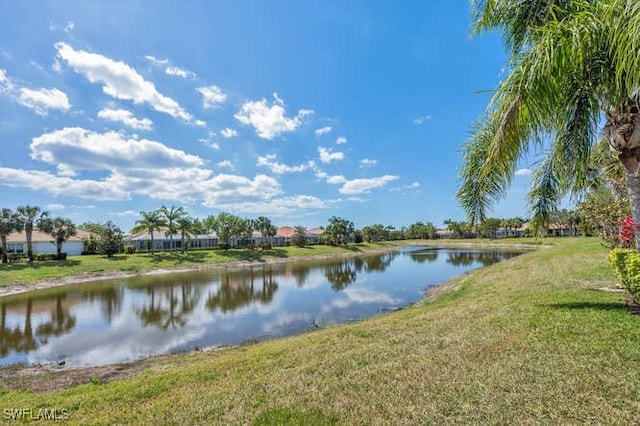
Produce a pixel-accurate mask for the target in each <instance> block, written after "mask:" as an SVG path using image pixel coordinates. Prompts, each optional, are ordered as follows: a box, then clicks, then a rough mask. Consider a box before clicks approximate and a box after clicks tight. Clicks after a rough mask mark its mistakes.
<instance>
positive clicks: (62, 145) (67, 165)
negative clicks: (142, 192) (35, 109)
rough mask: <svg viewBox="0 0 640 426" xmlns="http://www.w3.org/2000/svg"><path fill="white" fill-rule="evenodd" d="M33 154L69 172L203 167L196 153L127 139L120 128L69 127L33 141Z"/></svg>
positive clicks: (147, 141)
mask: <svg viewBox="0 0 640 426" xmlns="http://www.w3.org/2000/svg"><path fill="white" fill-rule="evenodd" d="M30 147H31V158H33V159H34V160H40V161H43V162H45V163H47V164H51V165H55V166H56V167H58V170H59V171H62V172H63V174H65V175H70V171H73V172H74V173H75V172H77V171H80V170H90V171H93V170H109V169H116V170H121V169H124V168H131V169H139V168H143V169H155V168H170V167H199V166H202V165H203V163H204V162H203V161H202V160H201V159H200V158H198V157H196V156H194V155H189V154H187V153H185V152H184V151H179V150H176V149H172V148H168V147H167V146H165V145H163V144H161V143H159V142H155V141H149V140H144V139H143V140H136V139H125V138H124V137H123V135H121V134H120V133H117V132H107V133H94V132H91V131H88V130H85V129H82V128H79V127H66V128H64V129H62V130H57V131H54V132H51V133H45V134H43V135H41V136H39V137H37V138H34V139H33V141H32V142H31V145H30Z"/></svg>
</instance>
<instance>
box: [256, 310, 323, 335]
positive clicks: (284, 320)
mask: <svg viewBox="0 0 640 426" xmlns="http://www.w3.org/2000/svg"><path fill="white" fill-rule="evenodd" d="M312 317H313V315H311V314H310V313H308V312H280V313H278V314H277V315H276V316H275V317H274V318H270V319H269V320H268V321H264V322H263V323H262V331H263V332H264V333H265V334H267V335H282V332H283V329H285V328H287V327H288V326H290V325H293V324H309V326H311V325H312V321H311V318H312Z"/></svg>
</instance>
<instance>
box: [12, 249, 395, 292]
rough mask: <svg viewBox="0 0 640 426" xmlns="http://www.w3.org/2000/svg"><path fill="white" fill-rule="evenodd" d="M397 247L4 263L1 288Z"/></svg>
mask: <svg viewBox="0 0 640 426" xmlns="http://www.w3.org/2000/svg"><path fill="white" fill-rule="evenodd" d="M393 247H397V244H396V243H377V244H366V243H363V244H350V245H347V246H344V247H332V246H324V245H316V246H307V247H295V246H294V247H276V248H272V249H270V250H249V249H231V250H192V251H188V252H186V253H184V254H183V253H179V252H174V253H168V252H157V253H155V254H153V255H151V254H148V253H140V254H131V255H125V254H119V255H116V256H114V257H112V258H107V257H104V256H97V255H94V256H70V257H69V258H68V259H67V260H66V261H56V260H52V261H41V262H37V261H36V262H33V263H29V262H18V263H8V264H0V286H4V285H8V284H16V283H19V284H31V283H34V282H36V281H39V280H45V279H55V278H61V277H66V276H70V275H80V274H85V273H96V272H110V271H120V272H136V271H144V270H148V269H153V268H170V267H190V266H200V265H206V264H220V263H227V262H259V261H267V260H270V259H293V258H296V257H303V256H327V255H336V254H351V253H358V252H365V251H372V250H379V249H384V248H393Z"/></svg>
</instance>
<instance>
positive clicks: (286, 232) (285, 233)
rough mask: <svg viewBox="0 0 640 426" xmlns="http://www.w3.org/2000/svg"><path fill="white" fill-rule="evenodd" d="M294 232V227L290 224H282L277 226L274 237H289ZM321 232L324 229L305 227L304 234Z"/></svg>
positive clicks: (311, 234)
mask: <svg viewBox="0 0 640 426" xmlns="http://www.w3.org/2000/svg"><path fill="white" fill-rule="evenodd" d="M295 233H296V228H293V227H291V226H282V227H280V228H278V232H276V237H283V238H291V237H293V236H294V235H295ZM323 233H324V230H322V229H320V228H311V229H305V235H307V236H316V235H322V234H323Z"/></svg>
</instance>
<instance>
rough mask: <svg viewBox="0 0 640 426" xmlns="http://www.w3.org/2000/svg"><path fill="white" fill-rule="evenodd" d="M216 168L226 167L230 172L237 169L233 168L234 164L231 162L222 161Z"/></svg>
mask: <svg viewBox="0 0 640 426" xmlns="http://www.w3.org/2000/svg"><path fill="white" fill-rule="evenodd" d="M216 166H218V167H220V168H223V167H224V168H227V169H230V170H234V169H235V167H233V163H232V162H231V161H229V160H223V161H220V162H218V163H217V164H216Z"/></svg>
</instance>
